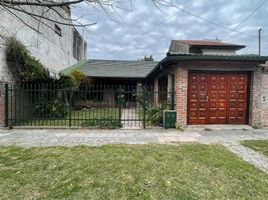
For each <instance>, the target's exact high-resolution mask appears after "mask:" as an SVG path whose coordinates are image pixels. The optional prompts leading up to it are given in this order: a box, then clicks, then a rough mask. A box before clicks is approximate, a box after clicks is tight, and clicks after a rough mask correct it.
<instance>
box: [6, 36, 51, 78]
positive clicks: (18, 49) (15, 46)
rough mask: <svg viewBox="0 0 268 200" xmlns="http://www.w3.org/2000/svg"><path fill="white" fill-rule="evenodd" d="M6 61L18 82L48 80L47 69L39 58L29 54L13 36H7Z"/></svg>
mask: <svg viewBox="0 0 268 200" xmlns="http://www.w3.org/2000/svg"><path fill="white" fill-rule="evenodd" d="M6 57H7V61H8V62H9V66H10V67H11V70H12V73H13V75H14V76H15V78H17V79H18V81H19V82H20V83H32V82H33V81H34V80H40V79H42V80H48V79H49V78H50V74H49V71H48V70H47V69H45V68H44V67H43V65H42V64H41V63H40V61H39V60H36V59H35V58H34V57H33V56H31V55H30V52H29V51H28V50H27V48H26V47H25V46H24V45H23V44H22V43H21V42H19V41H18V40H16V38H15V37H10V38H7V50H6Z"/></svg>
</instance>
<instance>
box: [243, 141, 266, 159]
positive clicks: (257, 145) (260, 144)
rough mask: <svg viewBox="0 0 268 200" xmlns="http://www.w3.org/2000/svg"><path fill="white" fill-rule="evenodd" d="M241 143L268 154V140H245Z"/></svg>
mask: <svg viewBox="0 0 268 200" xmlns="http://www.w3.org/2000/svg"><path fill="white" fill-rule="evenodd" d="M241 144H242V145H244V146H246V147H249V148H251V149H253V150H255V151H258V152H260V153H262V154H263V155H265V156H268V140H245V141H242V142H241Z"/></svg>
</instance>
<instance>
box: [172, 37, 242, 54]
mask: <svg viewBox="0 0 268 200" xmlns="http://www.w3.org/2000/svg"><path fill="white" fill-rule="evenodd" d="M245 47H246V46H244V45H237V44H229V43H223V42H221V41H219V40H172V41H171V43H170V46H169V50H168V52H169V53H177V54H201V55H234V54H235V53H236V51H237V50H240V49H242V48H245Z"/></svg>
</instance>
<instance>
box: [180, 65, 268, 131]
mask: <svg viewBox="0 0 268 200" xmlns="http://www.w3.org/2000/svg"><path fill="white" fill-rule="evenodd" d="M193 66H194V67H198V68H199V67H200V69H205V67H206V69H207V70H209V67H210V66H211V67H213V68H218V69H220V70H224V69H226V68H227V67H229V69H230V67H231V69H232V67H236V68H238V69H239V70H240V71H243V69H245V67H249V68H251V69H254V71H253V72H252V80H251V85H250V93H251V94H250V97H251V98H250V102H249V105H250V108H249V125H258V126H261V118H262V106H261V83H262V69H261V67H254V66H256V64H255V63H251V62H240V61H191V62H189V61H187V62H186V61H184V62H181V63H178V65H177V68H176V70H175V71H176V73H175V92H176V111H177V123H178V124H179V125H181V126H186V125H187V95H188V92H187V90H188V69H189V68H190V69H192V68H191V67H193ZM224 66H225V67H226V68H224ZM226 71H228V69H227V70H226ZM267 118H268V116H267Z"/></svg>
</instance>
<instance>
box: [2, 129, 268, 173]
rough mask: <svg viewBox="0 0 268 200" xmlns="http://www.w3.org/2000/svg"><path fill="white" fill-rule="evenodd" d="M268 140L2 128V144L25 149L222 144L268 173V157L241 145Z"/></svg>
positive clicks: (216, 134)
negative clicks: (82, 146)
mask: <svg viewBox="0 0 268 200" xmlns="http://www.w3.org/2000/svg"><path fill="white" fill-rule="evenodd" d="M257 139H264V140H268V130H264V129H263V130H262V129H258V130H254V129H244V128H243V129H221V128H218V129H214V130H213V129H212V130H211V129H206V131H205V130H204V129H203V128H199V129H198V128H188V129H187V130H186V131H185V132H179V131H178V130H175V129H173V130H165V129H162V128H159V129H146V130H143V129H142V130H124V129H120V130H88V129H44V130H42V129H13V130H5V129H2V130H1V129H0V145H3V146H9V145H17V146H23V147H48V146H76V145H89V146H98V145H105V144H150V143H157V144H178V143H184V142H199V143H203V144H222V145H224V146H225V147H226V148H228V149H229V150H230V151H232V152H233V153H235V154H237V155H238V156H239V157H241V158H243V159H244V160H246V161H247V162H249V163H251V164H253V165H255V166H256V167H258V168H259V169H261V170H263V171H265V172H267V173H268V158H267V157H265V156H263V155H261V154H260V153H258V152H255V151H253V150H251V149H249V148H246V147H244V146H242V145H240V141H242V140H257Z"/></svg>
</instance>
